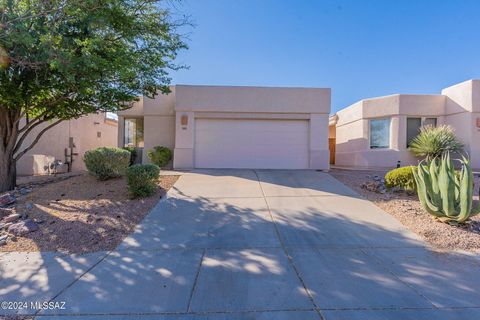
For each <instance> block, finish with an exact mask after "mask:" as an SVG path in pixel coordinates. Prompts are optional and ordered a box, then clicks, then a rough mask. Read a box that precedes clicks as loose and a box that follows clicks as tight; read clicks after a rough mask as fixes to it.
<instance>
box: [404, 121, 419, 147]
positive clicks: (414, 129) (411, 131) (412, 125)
mask: <svg viewBox="0 0 480 320" xmlns="http://www.w3.org/2000/svg"><path fill="white" fill-rule="evenodd" d="M421 126H422V118H407V147H409V146H410V142H412V140H413V138H415V137H416V136H417V135H418V133H419V132H420V127H421Z"/></svg>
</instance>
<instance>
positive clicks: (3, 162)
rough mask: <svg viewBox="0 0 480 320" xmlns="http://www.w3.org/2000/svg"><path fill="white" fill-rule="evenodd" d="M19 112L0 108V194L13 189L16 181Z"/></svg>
mask: <svg viewBox="0 0 480 320" xmlns="http://www.w3.org/2000/svg"><path fill="white" fill-rule="evenodd" d="M19 119H20V110H8V109H6V108H4V107H2V106H0V193H2V192H5V191H9V190H12V189H14V188H15V184H16V180H17V170H16V161H15V160H14V158H13V156H14V153H15V151H14V149H15V143H16V141H17V138H18V121H17V120H19Z"/></svg>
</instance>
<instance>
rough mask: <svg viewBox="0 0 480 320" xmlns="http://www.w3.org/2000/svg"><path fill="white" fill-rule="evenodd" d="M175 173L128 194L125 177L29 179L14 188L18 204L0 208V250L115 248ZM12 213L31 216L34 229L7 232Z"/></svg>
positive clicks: (22, 218)
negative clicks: (148, 192)
mask: <svg viewBox="0 0 480 320" xmlns="http://www.w3.org/2000/svg"><path fill="white" fill-rule="evenodd" d="M177 179H178V176H175V175H162V176H160V178H159V182H158V189H157V191H156V193H155V194H154V195H152V196H150V197H147V198H143V199H130V197H129V194H128V191H127V185H126V180H125V178H117V179H112V180H107V181H98V180H96V179H95V178H94V177H93V176H91V175H89V174H86V173H85V174H81V175H76V176H69V177H63V178H62V177H58V179H56V180H53V181H51V180H50V181H48V180H47V181H46V182H45V181H42V180H40V182H39V181H34V182H33V181H32V182H26V183H25V184H23V185H21V186H20V187H19V188H18V189H17V190H16V192H15V196H16V202H15V205H14V206H13V207H12V208H10V209H0V221H2V218H3V226H0V227H3V228H2V229H3V230H2V231H0V237H2V236H3V237H5V236H8V239H7V241H6V243H5V244H3V245H1V246H0V252H10V251H24V252H25V251H28V252H32V251H57V252H65V253H87V252H94V251H102V250H112V249H114V248H115V247H116V246H117V245H118V244H119V243H120V242H121V241H122V240H123V239H124V238H125V237H126V236H127V235H128V234H129V233H131V232H132V231H133V230H134V228H135V226H136V225H137V224H138V223H139V222H140V221H141V220H142V219H143V218H144V217H145V215H146V214H147V213H148V212H149V211H150V210H151V209H152V208H153V207H154V206H155V205H156V204H157V202H158V201H159V200H160V198H161V197H162V196H164V195H165V193H166V191H168V189H170V188H171V187H172V186H173V184H174V183H175V182H176V181H177ZM13 214H18V215H20V217H18V218H17V219H16V220H15V221H13V223H18V222H22V221H28V222H29V225H27V227H30V228H31V229H32V230H36V231H31V232H28V233H26V234H23V235H22V236H15V234H12V233H11V232H7V231H6V230H7V229H8V227H9V225H10V226H11V223H7V225H6V223H5V217H6V216H12V215H13ZM13 217H15V216H13ZM37 229H38V230H37Z"/></svg>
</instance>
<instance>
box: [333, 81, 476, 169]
mask: <svg viewBox="0 0 480 320" xmlns="http://www.w3.org/2000/svg"><path fill="white" fill-rule="evenodd" d="M441 124H448V125H451V126H452V127H453V128H454V129H455V134H456V135H457V137H458V138H459V139H460V140H461V141H462V142H463V143H465V145H466V151H467V152H468V153H469V154H470V157H471V161H472V167H474V168H477V169H478V168H480V80H469V81H465V82H462V83H460V84H457V85H454V86H451V87H448V88H446V89H443V90H442V92H441V94H439V95H410V94H395V95H391V96H385V97H379V98H372V99H365V100H362V101H359V102H357V103H355V104H353V105H351V106H349V107H347V108H345V109H343V110H340V111H339V112H337V113H336V114H335V115H333V116H331V117H330V121H329V126H330V130H329V132H330V141H331V142H332V143H331V144H330V146H331V150H332V145H333V147H334V148H335V156H334V157H332V159H331V162H332V163H334V164H335V165H337V166H346V167H385V168H392V167H395V166H396V165H397V163H398V161H400V164H401V165H402V166H403V165H408V164H416V163H418V159H415V158H414V157H413V156H412V154H411V153H410V151H409V150H408V145H409V143H410V141H411V140H412V139H413V138H414V137H415V136H416V135H417V134H418V132H419V129H420V127H421V126H424V125H434V126H437V125H441Z"/></svg>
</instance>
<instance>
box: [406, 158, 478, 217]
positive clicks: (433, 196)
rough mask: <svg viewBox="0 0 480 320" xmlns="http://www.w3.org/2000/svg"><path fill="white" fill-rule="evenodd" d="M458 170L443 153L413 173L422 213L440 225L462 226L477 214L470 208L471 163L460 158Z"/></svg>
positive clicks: (471, 205) (423, 162)
mask: <svg viewBox="0 0 480 320" xmlns="http://www.w3.org/2000/svg"><path fill="white" fill-rule="evenodd" d="M458 161H460V164H461V170H460V171H459V172H456V171H455V167H454V165H453V162H452V160H451V158H450V154H449V153H446V154H444V155H443V156H442V157H441V158H439V159H438V160H437V159H433V160H432V161H429V162H426V161H422V162H420V164H419V165H418V167H417V170H413V176H414V178H415V182H416V184H417V192H418V198H419V200H420V203H421V204H422V206H423V207H424V208H425V210H426V211H427V212H428V213H430V214H431V215H433V216H434V217H435V218H437V219H439V220H440V221H443V222H449V223H452V222H453V223H455V222H456V223H464V222H465V221H466V220H468V218H470V217H472V216H474V215H476V214H478V213H479V212H480V207H478V206H477V207H475V208H473V173H472V169H471V166H470V161H469V160H468V159H466V158H465V157H463V156H462V159H460V160H458Z"/></svg>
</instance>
